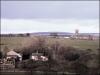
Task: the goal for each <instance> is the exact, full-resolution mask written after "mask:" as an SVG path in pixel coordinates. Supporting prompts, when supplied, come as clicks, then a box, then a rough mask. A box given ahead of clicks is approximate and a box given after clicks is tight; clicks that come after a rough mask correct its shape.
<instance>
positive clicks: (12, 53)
mask: <svg viewBox="0 0 100 75" xmlns="http://www.w3.org/2000/svg"><path fill="white" fill-rule="evenodd" d="M7 55H8V56H9V55H11V56H13V55H15V56H18V57H22V56H21V55H20V54H19V53H17V52H15V51H13V50H11V51H9V52H8V53H7Z"/></svg>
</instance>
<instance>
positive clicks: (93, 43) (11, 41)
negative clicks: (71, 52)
mask: <svg viewBox="0 0 100 75" xmlns="http://www.w3.org/2000/svg"><path fill="white" fill-rule="evenodd" d="M43 38H45V40H46V44H47V45H51V44H53V43H55V42H60V44H61V45H63V46H66V47H67V46H72V47H75V48H79V49H92V50H96V49H98V48H99V40H71V39H68V38H50V37H43ZM36 40H37V37H36V36H34V37H1V42H0V47H1V49H4V47H5V46H7V47H8V48H10V49H11V48H14V49H16V48H23V47H26V46H28V45H31V44H33V43H34V42H36Z"/></svg>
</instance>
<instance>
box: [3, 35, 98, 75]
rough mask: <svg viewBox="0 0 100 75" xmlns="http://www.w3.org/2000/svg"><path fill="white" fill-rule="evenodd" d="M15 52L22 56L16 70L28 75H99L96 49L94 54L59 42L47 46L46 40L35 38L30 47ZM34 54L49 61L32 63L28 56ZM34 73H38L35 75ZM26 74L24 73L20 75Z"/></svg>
mask: <svg viewBox="0 0 100 75" xmlns="http://www.w3.org/2000/svg"><path fill="white" fill-rule="evenodd" d="M55 39H56V38H55ZM31 42H32V41H31ZM15 51H16V52H18V53H21V54H22V56H23V60H22V61H21V62H16V69H18V70H24V71H27V73H28V72H29V73H28V74H29V75H73V74H74V75H75V74H76V75H100V66H99V56H100V54H99V52H100V49H97V50H96V52H94V51H93V50H92V49H86V50H83V49H77V48H74V47H71V46H64V45H62V44H61V42H59V41H56V42H54V43H52V44H47V42H46V38H42V37H37V40H36V41H34V42H32V43H31V44H30V45H29V44H28V45H27V46H26V47H23V48H21V49H15ZM36 52H38V53H42V54H43V55H44V56H46V57H48V59H49V60H48V61H44V62H43V61H33V60H32V59H30V55H31V54H32V53H36ZM36 72H38V73H37V74H35V73H36ZM40 72H41V73H40ZM61 72H62V73H61ZM19 73H20V72H19ZM19 73H18V74H17V73H14V74H13V73H12V74H11V73H10V75H20V74H19ZM22 73H23V72H22ZM27 73H25V72H24V74H21V75H26V74H27ZM39 73H40V74H39ZM70 73H73V74H70ZM1 74H2V75H7V74H9V73H7V74H6V72H5V74H3V72H2V73H1ZM28 74H27V75H28Z"/></svg>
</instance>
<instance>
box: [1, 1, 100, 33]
mask: <svg viewBox="0 0 100 75" xmlns="http://www.w3.org/2000/svg"><path fill="white" fill-rule="evenodd" d="M75 29H79V30H80V32H85V33H98V32H99V1H2V2H1V33H23V32H24V33H25V32H48V31H50V32H54V31H56V32H57V31H58V32H74V30H75Z"/></svg>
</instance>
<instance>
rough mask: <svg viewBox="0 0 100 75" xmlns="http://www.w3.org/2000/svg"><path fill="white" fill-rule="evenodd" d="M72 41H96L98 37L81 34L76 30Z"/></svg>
mask: <svg viewBox="0 0 100 75" xmlns="http://www.w3.org/2000/svg"><path fill="white" fill-rule="evenodd" d="M70 38H71V39H80V40H95V38H96V37H94V36H93V35H90V34H83V33H79V30H78V29H76V30H75V34H74V35H72V36H71V37H70Z"/></svg>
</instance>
